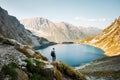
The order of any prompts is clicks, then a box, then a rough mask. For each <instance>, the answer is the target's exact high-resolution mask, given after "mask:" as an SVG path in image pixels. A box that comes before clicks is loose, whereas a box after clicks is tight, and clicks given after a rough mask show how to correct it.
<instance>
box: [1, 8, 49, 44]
mask: <svg viewBox="0 0 120 80" xmlns="http://www.w3.org/2000/svg"><path fill="white" fill-rule="evenodd" d="M0 35H1V36H4V37H6V38H10V39H14V40H17V41H18V42H20V43H22V44H27V45H31V46H41V45H46V44H47V45H48V44H49V43H50V42H49V41H48V40H47V39H45V38H42V37H38V36H35V35H33V33H32V32H30V31H29V30H26V29H25V28H24V26H23V25H22V24H20V22H19V21H18V20H17V19H16V17H14V16H10V15H9V14H8V12H7V11H6V10H4V9H2V8H1V7H0Z"/></svg>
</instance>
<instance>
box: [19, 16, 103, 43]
mask: <svg viewBox="0 0 120 80" xmlns="http://www.w3.org/2000/svg"><path fill="white" fill-rule="evenodd" d="M20 22H21V23H22V24H24V26H25V28H27V29H29V30H30V31H32V32H33V33H34V34H36V35H38V36H40V37H44V38H47V39H48V40H50V41H53V42H59V43H61V42H67V41H73V40H78V39H82V38H86V37H90V36H94V35H96V34H98V33H99V31H101V30H99V29H98V30H99V31H98V32H97V29H96V30H95V29H94V30H95V33H94V34H93V33H92V34H91V33H88V34H87V33H86V32H85V31H82V30H84V29H85V30H86V28H84V29H80V28H78V27H76V26H74V25H71V24H69V23H65V22H61V23H54V22H52V21H49V20H47V19H44V18H39V17H37V18H30V19H23V20H21V21H20ZM92 32H94V31H93V30H92Z"/></svg>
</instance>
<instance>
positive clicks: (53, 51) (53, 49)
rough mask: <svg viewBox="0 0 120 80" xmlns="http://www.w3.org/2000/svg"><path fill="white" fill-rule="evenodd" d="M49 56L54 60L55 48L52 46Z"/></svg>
mask: <svg viewBox="0 0 120 80" xmlns="http://www.w3.org/2000/svg"><path fill="white" fill-rule="evenodd" d="M51 56H52V61H55V60H56V55H55V48H52V51H51Z"/></svg>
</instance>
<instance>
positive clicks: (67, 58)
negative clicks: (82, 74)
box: [38, 44, 105, 67]
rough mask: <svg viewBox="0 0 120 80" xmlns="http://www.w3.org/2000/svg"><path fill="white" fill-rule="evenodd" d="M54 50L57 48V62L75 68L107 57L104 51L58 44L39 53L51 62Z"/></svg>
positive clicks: (91, 47) (82, 45)
mask: <svg viewBox="0 0 120 80" xmlns="http://www.w3.org/2000/svg"><path fill="white" fill-rule="evenodd" d="M52 48H55V54H56V61H61V62H64V63H66V64H67V65H69V66H73V67H77V66H79V65H81V64H84V63H88V62H91V61H92V60H95V59H99V58H103V57H105V55H104V51H103V50H101V49H99V48H96V47H94V46H90V45H85V44H57V45H53V46H49V47H47V48H44V49H39V50H38V51H40V53H41V54H42V55H44V56H45V57H47V58H48V59H49V60H50V61H51V60H52V57H51V50H52Z"/></svg>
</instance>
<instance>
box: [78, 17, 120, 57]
mask: <svg viewBox="0 0 120 80" xmlns="http://www.w3.org/2000/svg"><path fill="white" fill-rule="evenodd" d="M77 43H87V44H90V45H94V46H96V47H99V48H101V49H103V50H104V51H105V52H106V53H105V54H106V55H107V56H116V55H120V17H119V18H118V19H116V20H115V21H114V22H113V23H112V24H111V25H110V26H108V27H107V28H106V29H104V30H103V31H102V32H101V33H100V34H98V35H97V36H95V37H92V38H88V39H84V40H81V41H78V42H77Z"/></svg>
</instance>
